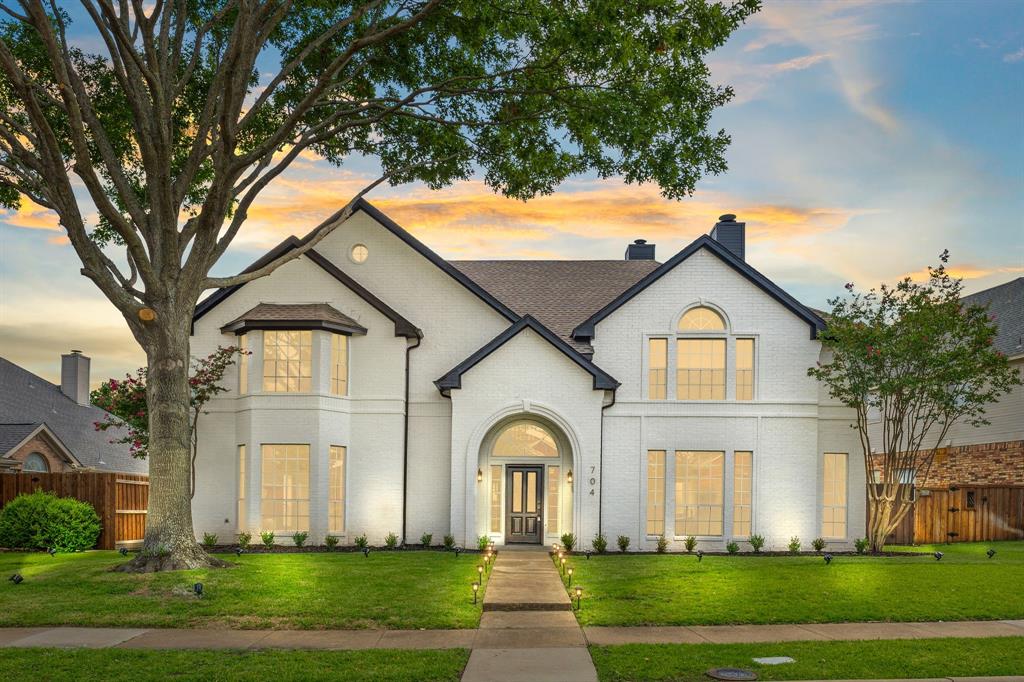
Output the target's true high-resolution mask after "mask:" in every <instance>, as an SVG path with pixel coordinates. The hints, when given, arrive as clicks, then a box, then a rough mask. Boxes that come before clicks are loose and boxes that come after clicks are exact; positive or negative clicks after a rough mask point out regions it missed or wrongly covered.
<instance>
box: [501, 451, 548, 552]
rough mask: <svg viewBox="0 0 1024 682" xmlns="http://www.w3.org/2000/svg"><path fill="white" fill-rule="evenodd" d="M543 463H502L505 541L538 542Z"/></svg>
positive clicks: (540, 536) (541, 506)
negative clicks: (524, 464)
mask: <svg viewBox="0 0 1024 682" xmlns="http://www.w3.org/2000/svg"><path fill="white" fill-rule="evenodd" d="M543 478H544V467H541V466H517V465H509V466H506V467H505V492H506V494H505V542H506V543H524V544H527V543H533V544H540V542H541V539H542V537H543V532H544V523H543V518H542V514H541V509H542V508H543V500H542V497H541V493H542V491H543V490H544V482H543Z"/></svg>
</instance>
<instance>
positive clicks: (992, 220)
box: [0, 0, 1024, 383]
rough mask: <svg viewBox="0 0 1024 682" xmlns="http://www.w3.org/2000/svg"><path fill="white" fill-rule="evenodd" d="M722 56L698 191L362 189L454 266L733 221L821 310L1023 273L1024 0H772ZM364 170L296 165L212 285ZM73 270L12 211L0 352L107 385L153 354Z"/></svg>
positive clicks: (559, 253)
mask: <svg viewBox="0 0 1024 682" xmlns="http://www.w3.org/2000/svg"><path fill="white" fill-rule="evenodd" d="M79 28H80V29H84V28H85V27H84V26H80V27H79ZM75 39H76V40H78V41H79V42H80V44H82V45H85V46H88V44H89V41H90V40H91V39H92V38H91V37H90V36H88V35H85V34H78V35H76V36H75ZM709 64H710V66H711V70H712V76H713V80H714V81H715V82H717V83H721V84H730V85H732V86H733V88H734V89H735V91H736V97H735V99H734V100H733V101H732V102H731V103H729V104H728V105H727V106H725V107H724V108H723V109H721V110H720V111H719V112H718V113H717V114H716V116H715V119H714V121H713V128H714V129H718V128H724V129H725V130H726V131H727V132H728V133H729V134H730V135H731V136H732V145H731V146H730V148H729V150H728V151H727V152H726V159H727V161H728V165H729V169H728V171H726V172H725V173H723V174H721V175H718V176H712V177H708V178H705V179H704V180H702V181H701V182H700V183H699V184H698V187H697V191H696V192H695V193H694V195H693V196H692V197H689V198H686V199H683V200H681V201H670V200H666V199H664V198H662V197H661V196H660V194H659V192H658V188H657V187H656V186H630V185H626V184H624V183H622V182H619V181H616V180H603V181H601V180H596V179H593V178H589V177H579V178H574V179H572V180H571V181H568V182H566V183H564V184H563V185H562V186H561V187H560V188H559V190H558V191H557V192H555V193H554V194H553V195H551V196H547V197H542V198H538V199H535V200H532V201H529V202H526V203H524V202H521V201H517V200H511V199H504V198H501V197H500V196H496V195H494V194H493V193H492V192H491V191H490V190H488V189H487V188H486V187H485V186H484V185H483V183H482V182H480V181H478V180H471V181H467V182H463V183H460V184H458V185H456V186H453V187H451V188H449V189H446V190H443V191H430V190H427V189H425V188H423V187H420V186H415V185H412V186H404V187H398V188H390V187H383V188H378V189H376V190H374V191H373V192H372V193H371V194H370V195H369V197H368V198H369V200H370V201H371V202H373V203H374V204H375V205H377V206H378V207H379V208H381V209H382V210H383V211H384V212H385V213H387V214H389V215H390V216H391V217H392V218H394V219H395V220H396V221H397V222H398V223H399V224H401V225H402V226H403V227H405V228H406V229H408V230H409V231H410V232H412V233H413V234H414V235H415V236H416V237H418V238H419V239H421V240H422V241H424V242H425V243H426V244H427V245H428V246H430V247H431V248H433V249H434V250H435V251H437V252H439V253H440V254H441V255H442V256H444V257H446V258H453V259H472V258H481V259H503V258H527V259H601V258H609V259H618V258H621V257H622V254H623V251H624V249H625V245H626V244H627V243H628V242H630V241H632V240H633V239H637V238H644V239H647V240H648V241H650V242H653V243H655V244H657V255H658V258H659V260H665V259H667V258H669V257H670V256H671V255H672V254H674V253H675V252H676V251H678V250H679V249H681V248H682V247H684V246H685V245H686V244H688V243H689V242H691V241H692V240H693V239H695V238H696V237H698V236H700V235H701V234H704V233H706V232H708V231H709V230H710V229H711V227H712V226H713V225H714V223H715V221H716V219H717V217H718V216H719V215H720V214H723V213H735V214H737V215H738V219H739V220H743V221H746V224H747V261H748V262H749V263H750V264H752V265H753V266H754V267H755V268H757V269H758V270H760V271H761V272H762V273H764V274H765V275H766V276H768V277H769V278H771V279H772V280H774V281H775V282H776V283H777V284H779V285H780V286H782V287H783V288H785V289H786V290H787V291H789V292H790V293H792V294H793V295H794V296H796V297H797V298H798V299H800V300H801V301H803V302H804V303H806V304H808V305H811V306H814V307H818V308H821V307H825V306H826V301H827V299H828V298H830V297H832V296H835V295H837V294H839V293H841V291H842V286H843V284H844V283H846V282H854V283H856V284H857V285H858V286H859V287H870V286H874V285H877V284H878V283H879V282H893V281H895V280H897V279H898V278H900V277H903V276H905V275H907V274H912V275H914V276H920V275H921V273H923V272H924V271H925V267H926V265H928V264H934V263H936V262H937V259H938V254H939V253H940V252H941V251H942V250H943V249H949V250H950V253H951V260H950V265H951V269H952V271H953V272H954V274H957V275H958V276H961V277H963V278H964V285H965V290H966V291H967V292H968V293H971V292H975V291H980V290H982V289H985V288H988V287H991V286H995V285H997V284H1001V283H1004V282H1007V281H1010V280H1012V279H1014V278H1016V277H1021V276H1024V113H1022V112H1024V2H1020V1H1017V0H978V1H964V2H955V1H952V0H946V1H931V2H867V1H863V2H862V1H859V0H843V1H841V2H812V1H811V0H806V1H781V0H767V1H766V2H765V7H764V9H763V10H762V11H761V12H760V13H759V14H757V15H756V16H755V17H753V18H752V19H750V20H749V21H748V22H747V24H746V25H744V26H743V27H742V28H740V29H739V30H738V31H737V32H736V33H735V34H734V35H733V36H732V37H731V38H730V40H729V42H728V43H727V44H726V45H725V46H723V47H722V48H720V49H719V50H717V51H716V52H714V53H713V54H712V55H711V57H710V59H709ZM369 170H370V169H366V168H362V169H361V168H359V167H358V166H353V167H350V168H342V169H339V168H336V167H333V166H331V165H329V164H327V163H326V162H324V161H322V160H318V159H316V158H311V157H302V158H300V159H298V160H297V163H296V165H295V166H294V167H293V168H292V169H290V170H289V172H288V173H287V174H285V175H284V176H283V177H282V178H280V179H279V180H278V181H277V182H276V184H275V185H273V186H271V188H269V189H268V190H267V191H266V192H265V193H264V196H263V198H262V199H261V201H260V203H259V204H258V205H257V206H255V207H254V208H253V210H251V211H250V219H249V221H248V225H247V226H246V227H245V228H243V230H242V232H241V233H240V234H239V237H238V238H237V239H236V242H235V244H234V245H233V247H232V249H231V250H230V251H229V252H228V253H227V254H226V256H225V258H224V259H223V260H222V261H221V263H220V264H219V265H218V267H217V269H216V270H215V274H231V273H234V272H237V271H238V270H240V269H242V268H243V267H245V266H246V265H248V264H249V263H250V262H251V261H253V260H255V259H256V258H257V257H259V256H260V255H262V253H263V252H265V251H266V250H267V249H269V248H271V247H272V246H274V245H275V244H277V243H278V242H280V241H281V239H283V238H284V237H286V236H288V235H289V234H296V235H302V234H304V233H306V232H307V231H308V229H310V228H311V227H312V226H313V225H315V224H316V223H318V222H319V221H320V220H321V219H323V218H325V217H326V216H328V215H330V214H331V213H333V212H334V211H335V210H337V209H338V208H340V207H341V206H342V205H344V203H345V202H346V201H347V200H348V199H349V198H350V197H351V195H352V194H353V193H354V192H355V191H357V190H358V189H360V188H361V187H362V186H363V185H364V184H365V183H366V181H367V179H368V177H369V174H368V173H369ZM79 268H80V265H79V263H78V261H77V257H76V256H75V253H74V251H73V250H72V248H71V246H70V245H68V243H67V238H66V237H64V236H63V235H62V232H61V230H60V228H59V226H58V224H57V220H56V218H55V216H53V215H52V214H49V213H47V212H46V211H43V210H41V209H39V208H38V207H31V206H29V207H24V208H23V209H21V210H20V211H19V212H17V213H6V214H4V213H0V355H2V356H3V357H6V358H7V359H9V360H11V361H12V362H15V363H17V364H20V365H22V366H23V367H26V368H27V369H29V370H31V371H33V372H35V373H37V374H39V375H41V376H43V377H44V378H47V379H50V380H56V379H57V378H58V375H59V367H60V358H59V356H60V354H61V353H62V352H67V351H68V350H69V349H71V348H78V349H82V350H83V351H84V352H85V353H86V354H87V355H89V356H91V357H92V359H93V372H92V378H93V381H94V383H95V382H97V381H99V380H101V379H102V378H105V377H109V376H120V375H121V374H123V373H125V372H126V371H129V370H131V369H134V368H135V367H137V366H139V365H141V364H144V356H143V354H142V352H141V351H140V350H139V348H138V347H137V346H136V344H135V342H134V340H133V339H132V337H131V335H130V334H129V333H128V331H127V328H126V326H125V324H124V321H123V320H122V319H121V317H120V315H119V313H117V311H116V310H115V309H114V308H113V306H112V305H111V304H110V303H108V302H107V301H106V299H105V298H104V297H103V296H102V295H101V294H100V293H99V291H98V290H97V289H96V288H95V286H94V285H93V284H92V283H91V282H90V281H89V280H87V279H85V278H84V277H82V276H81V275H80V274H79Z"/></svg>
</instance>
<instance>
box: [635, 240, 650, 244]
mask: <svg viewBox="0 0 1024 682" xmlns="http://www.w3.org/2000/svg"><path fill="white" fill-rule="evenodd" d="M633 243H634V244H641V245H643V244H646V243H647V240H646V239H634V240H633Z"/></svg>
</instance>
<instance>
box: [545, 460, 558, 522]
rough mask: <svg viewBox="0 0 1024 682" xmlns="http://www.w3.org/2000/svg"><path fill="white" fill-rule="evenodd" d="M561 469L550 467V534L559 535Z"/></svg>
mask: <svg viewBox="0 0 1024 682" xmlns="http://www.w3.org/2000/svg"><path fill="white" fill-rule="evenodd" d="M561 472H562V469H561V467H553V466H549V467H548V496H547V497H548V499H547V500H546V501H547V503H548V523H547V525H548V534H549V535H558V491H559V489H560V488H561V485H562V475H561Z"/></svg>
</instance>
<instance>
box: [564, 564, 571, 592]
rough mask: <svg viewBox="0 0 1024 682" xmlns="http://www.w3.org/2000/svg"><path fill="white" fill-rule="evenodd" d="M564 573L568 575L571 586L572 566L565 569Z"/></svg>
mask: <svg viewBox="0 0 1024 682" xmlns="http://www.w3.org/2000/svg"><path fill="white" fill-rule="evenodd" d="M565 574H566V575H567V576H569V587H572V566H570V567H569V568H568V569H566V571H565Z"/></svg>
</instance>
